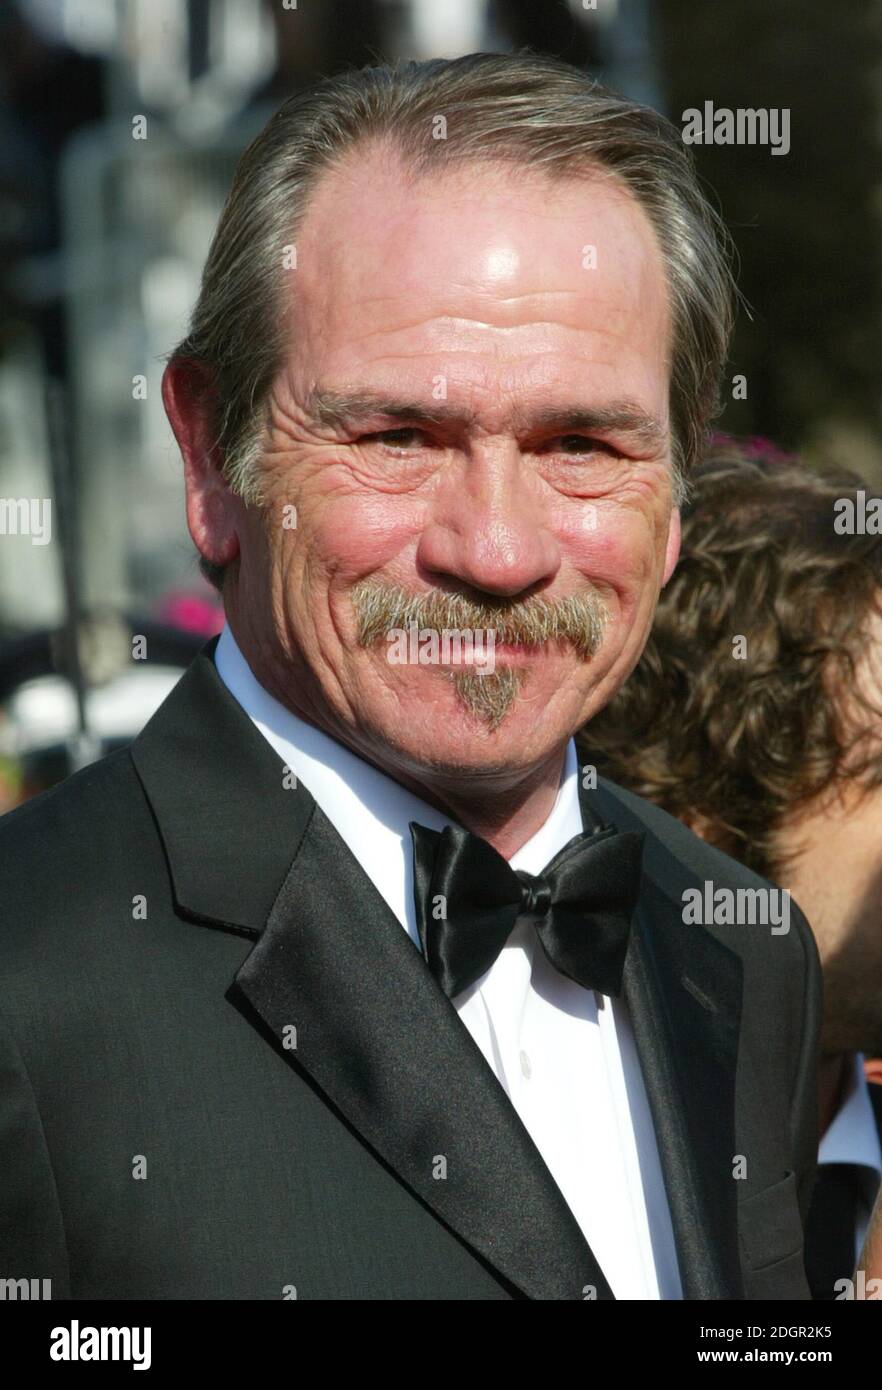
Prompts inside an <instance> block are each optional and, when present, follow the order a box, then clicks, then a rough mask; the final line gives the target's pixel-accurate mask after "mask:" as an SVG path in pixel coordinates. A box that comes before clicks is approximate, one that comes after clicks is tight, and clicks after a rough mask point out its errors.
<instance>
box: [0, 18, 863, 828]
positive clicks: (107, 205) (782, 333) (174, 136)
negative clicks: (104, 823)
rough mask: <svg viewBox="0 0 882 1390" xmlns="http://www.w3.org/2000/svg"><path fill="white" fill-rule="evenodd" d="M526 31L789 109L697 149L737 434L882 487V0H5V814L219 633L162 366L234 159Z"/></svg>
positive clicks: (637, 85) (528, 36) (730, 423)
mask: <svg viewBox="0 0 882 1390" xmlns="http://www.w3.org/2000/svg"><path fill="white" fill-rule="evenodd" d="M522 47H530V48H533V49H537V50H540V51H544V52H549V53H553V54H556V55H558V56H560V57H563V58H565V59H567V60H569V61H570V62H573V63H576V64H578V65H580V66H582V67H584V68H586V69H587V70H589V71H590V72H592V73H594V74H596V75H597V76H598V77H600V78H602V79H603V80H604V81H605V82H607V83H608V84H609V85H611V86H613V87H615V88H617V89H618V90H620V91H621V92H623V93H625V94H627V95H629V96H632V97H635V98H637V99H639V100H641V101H644V102H647V103H650V104H651V105H653V106H655V107H657V108H658V109H660V110H662V111H663V112H665V113H666V114H667V115H668V116H670V117H671V118H672V119H673V120H674V121H675V123H677V124H678V125H679V124H681V123H682V122H681V115H682V112H683V111H684V110H685V109H686V108H687V107H699V108H701V107H703V103H704V102H705V101H706V100H712V101H713V102H714V105H715V106H716V107H721V106H725V107H730V108H737V107H775V108H781V107H787V108H789V109H790V112H791V134H790V143H791V148H790V152H789V154H788V155H787V156H786V157H783V158H782V157H775V158H772V157H770V152H769V150H768V148H767V147H762V146H741V147H739V146H719V145H708V146H695V147H693V148H694V151H695V154H696V158H697V161H698V166H699V169H700V172H701V174H702V176H703V178H704V180H705V181H706V183H707V185H708V186H709V188H710V189H711V190H712V196H713V197H714V199H715V201H716V203H717V205H718V207H719V208H720V210H721V212H722V214H723V216H724V217H725V219H726V221H727V223H728V225H729V227H730V228H731V230H732V233H733V236H734V238H735V241H736V244H737V249H738V257H739V281H740V285H741V289H742V292H743V294H744V296H745V305H744V306H743V307H742V309H741V312H740V316H739V324H738V330H737V334H736V339H735V345H734V350H733V354H732V360H731V364H730V375H731V376H733V377H734V376H736V375H740V376H743V377H745V378H746V381H747V392H746V397H745V398H743V399H731V400H730V401H729V402H728V403H727V406H726V411H725V415H724V417H723V419H722V421H721V428H722V429H724V430H726V431H728V432H731V433H735V434H740V435H760V436H765V437H768V438H771V439H772V440H774V441H775V443H776V444H777V445H779V446H780V447H781V448H782V449H783V450H786V451H799V452H801V453H802V454H803V455H804V457H805V458H806V459H807V461H808V462H809V463H811V461H812V459H813V458H820V457H824V458H826V459H831V458H832V459H835V460H838V461H840V462H843V463H846V464H848V465H849V466H850V467H852V468H855V469H857V470H858V471H860V472H861V473H862V474H863V475H864V476H865V477H866V479H867V483H868V487H869V488H871V489H874V490H876V491H878V490H880V489H882V418H880V417H882V395H880V382H879V367H880V363H882V304H880V297H882V296H880V276H879V264H880V249H879V248H880V242H882V238H880V230H882V226H880V224H882V0H838V3H837V4H836V5H835V6H831V5H829V4H828V3H826V0H799V3H797V0H777V3H775V4H774V5H769V4H768V0H730V2H729V3H726V4H721V3H716V4H704V5H697V4H695V3H694V0H689V3H687V0H593V2H592V0H265V3H261V0H0V811H2V810H5V809H8V808H9V807H10V806H12V805H15V804H17V803H18V802H19V801H21V800H23V799H24V798H26V797H27V796H29V795H31V794H33V792H34V791H36V790H38V789H40V788H42V787H44V786H48V785H51V784H52V783H53V782H55V781H57V780H59V779H60V778H62V777H64V776H65V775H67V773H68V772H69V771H71V770H72V769H74V768H76V767H80V766H83V765H84V764H86V763H87V762H88V761H90V760H91V759H92V758H94V757H96V756H98V755H100V754H101V753H102V752H106V751H109V750H110V749H112V748H114V747H117V746H119V745H120V744H123V743H126V742H128V741H129V740H130V739H131V738H132V737H133V736H134V734H135V733H136V732H137V731H138V729H139V728H140V727H141V725H142V724H143V723H144V722H145V720H146V719H147V718H148V717H149V715H150V714H151V713H152V711H153V709H154V708H155V707H156V705H157V704H158V703H159V702H160V701H161V700H162V698H163V697H164V695H165V694H166V693H167V691H168V689H170V687H171V685H172V684H173V683H174V681H175V680H176V679H177V678H178V677H179V675H180V672H181V670H182V668H183V666H185V665H186V664H187V662H188V661H189V660H190V659H191V657H192V655H193V654H194V653H195V652H196V651H197V650H198V648H199V647H200V646H201V645H202V644H203V642H204V641H206V640H207V638H208V637H209V636H211V635H212V634H213V633H214V632H216V631H218V630H219V628H220V625H221V621H222V617H221V613H220V610H219V608H218V602H217V598H216V595H215V594H214V592H213V590H211V589H210V588H209V587H208V586H207V585H206V583H205V581H204V580H203V579H202V578H201V576H200V575H199V572H198V569H197V567H196V560H195V554H194V551H193V547H192V545H191V543H190V541H189V538H188V536H187V532H186V528H185V524H184V511H183V505H182V497H183V492H182V482H181V467H180V460H179V457H178V453H177V448H176V446H175V443H174V439H173V436H172V434H171V431H170V429H169V427H168V424H167V422H166V419H165V415H164V412H163V409H162V401H161V396H160V380H161V376H162V370H163V365H164V362H163V355H164V354H165V353H166V352H168V351H169V349H170V348H171V347H172V346H173V345H174V344H175V342H176V341H177V340H178V339H179V338H180V337H181V336H182V335H183V333H184V332H185V330H186V327H187V319H188V315H189V312H190V309H191V307H192V304H193V302H194V300H195V297H196V293H197V288H198V282H199V276H200V272H201V267H202V263H203V260H204V257H205V254H206V251H207V249H208V244H209V240H210V237H211V234H212V231H213V228H214V225H215V222H216V219H217V216H218V213H219V211H220V207H221V204H222V202H223V199H224V196H225V193H226V191H227V189H228V187H229V183H230V179H231V176H232V172H233V168H234V165H235V161H236V159H237V156H238V155H239V153H240V152H241V151H242V150H243V149H244V147H245V145H246V144H247V143H248V141H249V140H250V139H251V137H252V136H253V135H254V134H255V133H256V131H257V130H258V129H259V128H260V126H261V125H262V124H263V123H264V122H265V120H266V119H267V117H268V116H269V115H270V114H271V112H272V111H273V110H275V108H276V107H277V106H278V105H279V104H280V103H281V102H282V101H283V100H284V99H285V97H286V96H288V95H290V94H291V93H292V92H293V91H295V90H297V89H298V88H299V87H300V86H302V85H303V84H305V83H308V82H310V81H311V80H313V79H314V78H315V77H317V76H319V75H321V74H323V73H330V72H334V71H337V70H339V69H341V68H345V67H347V66H350V65H353V64H355V65H361V64H362V63H365V62H370V61H378V60H384V59H388V58H395V57H400V56H404V57H432V56H452V55H455V54H460V53H466V52H470V51H473V50H476V49H484V50H494V51H499V52H505V51H509V50H512V49H516V48H522ZM737 394H739V395H741V393H740V392H739V393H737ZM133 656H134V658H135V659H134V660H133Z"/></svg>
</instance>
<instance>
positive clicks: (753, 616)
mask: <svg viewBox="0 0 882 1390" xmlns="http://www.w3.org/2000/svg"><path fill="white" fill-rule="evenodd" d="M692 482H693V493H692V497H691V498H690V502H689V505H688V507H687V508H686V509H685V510H684V514H683V536H682V545H681V551H680V560H679V564H678V567H677V573H676V576H675V579H674V581H673V582H672V583H671V584H670V585H669V587H668V588H667V589H666V591H665V593H664V595H663V596H662V599H661V602H660V603H659V606H658V609H657V612H656V618H655V624H654V626H653V630H652V633H651V635H650V639H649V641H648V643H647V645H646V648H645V649H644V653H643V656H642V658H641V660H640V662H639V664H638V667H637V669H636V671H635V672H634V674H633V676H632V677H631V679H630V680H629V682H628V683H627V685H626V686H625V687H624V688H623V689H622V690H621V691H620V692H619V694H618V695H617V696H616V698H615V699H614V700H612V701H611V702H610V703H609V704H608V705H607V706H606V708H605V709H604V710H603V711H602V712H601V713H600V714H599V715H598V716H597V717H596V718H595V719H594V720H592V722H591V723H590V724H589V725H588V726H587V728H586V730H585V733H584V738H583V744H584V756H585V757H586V758H588V759H593V760H594V761H595V762H596V763H597V764H598V765H599V766H600V767H601V768H602V769H603V770H604V772H606V773H607V775H609V776H611V777H613V778H614V779H615V780H616V781H618V782H621V783H622V784H623V785H625V786H627V787H629V788H630V789H631V790H632V791H639V792H641V793H642V794H643V795H645V796H648V797H650V798H651V799H652V800H653V801H655V802H656V803H657V804H658V805H660V806H662V807H664V809H665V810H667V811H668V812H670V813H672V814H674V815H675V816H677V817H678V818H679V819H681V820H683V821H685V822H686V823H687V824H689V825H691V826H693V828H695V829H696V830H697V831H698V832H699V833H700V834H702V835H703V836H704V837H705V838H707V839H708V840H709V841H711V842H712V843H713V844H715V845H717V847H718V848H721V849H724V850H726V851H728V852H729V853H731V854H732V855H733V856H735V857H736V858H738V859H740V860H741V861H742V862H744V863H745V864H747V865H748V867H750V868H751V869H753V870H754V871H755V872H757V873H760V874H763V875H764V876H767V877H769V878H772V879H774V880H775V881H776V882H779V883H783V884H786V885H787V887H788V889H789V890H790V891H791V893H792V894H793V896H794V898H795V899H796V900H797V901H798V902H799V904H800V905H801V907H802V908H803V909H804V910H805V912H806V913H807V914H808V918H809V921H810V922H811V925H812V930H813V932H814V935H815V938H816V940H817V944H818V950H819V955H820V959H821V965H822V969H823V976H824V1017H823V1026H822V1032H821V1062H820V1069H819V1120H820V1132H821V1142H820V1148H819V1152H818V1179H817V1183H816V1186H815V1189H814V1192H813V1196H812V1205H811V1210H810V1213H809V1220H808V1226H807V1236H806V1268H807V1272H808V1276H809V1284H810V1287H811V1290H812V1295H813V1297H814V1298H816V1299H834V1298H837V1297H846V1296H847V1295H848V1291H849V1289H853V1288H854V1281H853V1279H852V1274H853V1271H854V1267H855V1260H856V1258H857V1256H858V1255H859V1254H860V1251H861V1248H862V1245H863V1242H864V1238H865V1236H866V1233H867V1227H868V1222H869V1218H870V1213H871V1209H872V1206H873V1201H874V1198H875V1196H876V1194H877V1192H878V1190H879V1182H880V1178H882V1085H879V1084H870V1083H869V1082H868V1078H867V1071H868V1070H869V1069H868V1068H866V1067H865V1057H864V1054H867V1055H868V1056H869V1057H870V1058H879V1057H882V989H880V981H882V941H880V935H879V912H880V905H882V877H880V874H879V839H880V832H882V737H880V734H882V642H880V625H879V594H880V591H882V538H880V536H878V535H877V534H875V533H874V528H872V527H866V526H860V525H855V524H854V520H855V518H856V517H858V516H859V513H860V508H861V506H862V505H863V503H862V500H861V499H862V498H865V497H866V488H865V485H864V484H863V482H862V480H861V478H860V477H859V476H858V475H857V474H855V473H851V472H849V471H848V470H845V469H841V468H837V469H831V468H826V469H822V468H819V467H816V468H814V469H811V470H809V469H808V468H806V467H805V466H804V465H803V464H802V463H801V462H800V461H799V460H798V459H796V458H793V457H790V456H787V455H783V454H782V453H781V451H780V450H778V449H775V448H774V446H772V445H771V444H770V443H768V441H762V440H752V441H741V442H738V441H735V440H727V439H725V438H722V439H720V440H719V441H718V442H717V443H716V444H715V446H714V447H713V448H712V449H711V450H709V452H708V456H707V458H706V459H705V460H704V461H703V462H702V463H701V465H700V466H699V467H698V468H697V469H696V471H695V473H694V475H693V479H692ZM736 642H738V643H741V644H742V646H741V648H740V650H739V651H738V652H737V653H736V650H735V645H734V644H735V643H736ZM671 705H676V706H677V707H678V708H680V709H682V710H683V711H684V714H683V717H682V718H681V719H680V720H679V721H678V722H677V723H676V725H674V724H673V723H668V724H664V723H662V721H661V720H660V719H659V718H658V715H659V712H660V711H662V710H664V709H667V708H669V707H670V706H671ZM646 729H650V730H652V731H653V732H652V733H651V735H650V736H648V737H644V738H642V739H641V738H640V733H641V731H643V730H646Z"/></svg>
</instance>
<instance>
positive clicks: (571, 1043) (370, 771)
mask: <svg viewBox="0 0 882 1390" xmlns="http://www.w3.org/2000/svg"><path fill="white" fill-rule="evenodd" d="M215 663H216V665H217V669H218V673H219V674H220V677H221V679H222V680H223V682H224V684H225V685H226V686H227V688H228V690H229V691H230V692H231V694H232V695H233V696H234V697H235V699H236V700H237V701H238V702H239V704H240V705H241V706H242V708H243V709H244V710H245V712H246V713H247V714H248V715H249V716H250V718H251V719H252V721H253V722H254V724H255V726H256V727H257V728H258V729H259V730H260V732H261V733H262V734H263V735H264V737H265V738H266V739H267V740H268V742H269V743H270V744H271V745H272V747H273V748H274V749H275V750H276V752H277V753H278V755H279V757H280V758H281V759H282V761H283V762H284V763H285V764H286V765H287V766H288V767H289V768H290V769H291V770H292V772H293V773H294V775H295V776H296V778H297V782H298V784H301V783H302V785H303V786H305V787H306V789H307V790H308V791H309V793H310V794H311V796H312V797H313V798H314V800H315V801H316V802H317V804H318V805H319V806H320V807H321V809H322V811H323V812H324V814H325V815H326V816H327V818H328V820H329V821H330V822H331V823H332V825H333V826H334V827H335V828H336V830H337V831H338V833H339V834H340V836H341V837H342V839H343V840H345V842H346V844H347V845H348V846H349V848H350V850H351V851H352V853H353V854H354V856H355V858H356V859H357V860H358V862H359V864H360V865H361V867H362V868H363V869H364V871H365V873H366V874H367V875H368V877H369V878H370V879H371V880H372V881H373V882H374V884H375V885H376V887H377V889H378V891H379V892H380V894H381V896H382V897H383V898H385V900H386V902H387V903H388V905H389V908H390V909H391V911H392V912H393V913H394V915H395V917H397V919H398V921H399V922H400V923H401V925H402V927H404V929H405V930H406V931H407V932H408V933H409V934H410V936H411V938H412V940H413V942H414V944H415V945H416V946H417V947H418V948H419V934H418V931H417V927H416V914H415V909H414V903H413V862H412V842H411V835H410V830H409V828H408V823H409V822H410V821H412V820H414V821H417V822H419V823H420V824H421V825H425V826H428V827H429V829H432V830H438V831H440V830H443V828H444V826H445V825H447V824H449V823H450V821H449V818H448V817H446V816H444V815H443V814H442V813H441V812H440V811H438V810H436V809H435V808H434V807H433V806H430V805H429V804H428V803H426V802H424V801H422V800H421V799H420V798H419V797H418V796H416V795H414V793H413V792H411V791H408V790H407V789H406V788H405V787H403V786H401V785H400V783H398V782H396V781H395V780H394V779H393V778H391V777H388V776H387V775H386V774H385V773H382V772H380V771H379V770H378V769H377V768H375V767H373V766H371V764H370V763H367V762H365V761H364V759H362V758H360V757H358V755H357V754H355V753H353V752H352V751H351V750H350V749H348V748H346V747H344V746H343V745H342V744H340V743H338V742H337V741H336V740H335V739H332V738H331V737H329V736H328V735H327V734H325V733H323V732H321V731H320V730H318V729H316V728H314V727H313V725H311V724H308V723H307V722H306V721H304V720H302V719H300V718H298V717H297V716H296V715H294V714H292V713H291V711H290V710H288V709H286V708H285V707H284V706H283V705H281V704H280V703H279V702H278V701H277V700H275V699H274V698H273V697H272V696H271V695H269V694H268V693H267V691H266V690H264V689H263V687H262V686H261V685H260V684H259V683H258V681H257V680H256V679H255V677H254V675H253V673H252V671H251V669H250V667H249V666H248V664H247V662H246V661H245V659H244V657H243V656H242V653H241V651H240V650H239V647H238V646H237V644H236V641H235V639H234V637H233V635H232V633H231V631H230V630H229V628H225V629H224V631H223V633H222V634H221V637H220V641H219V642H218V646H217V649H216V652H215ZM577 778H578V764H577V759H576V750H575V745H574V743H573V741H572V740H570V743H569V745H568V748H567V753H566V765H565V768H564V772H563V777H562V780H561V785H560V789H559V791H558V795H557V800H556V802H555V804H554V807H553V809H552V811H551V814H550V815H549V817H548V819H547V820H546V821H545V824H544V825H542V826H541V827H540V828H539V830H537V831H536V833H535V835H534V836H533V837H532V839H531V840H529V841H528V842H527V843H526V844H525V845H524V846H523V847H522V848H521V849H519V850H518V852H517V854H515V855H513V856H512V858H511V859H510V861H509V863H510V864H511V867H512V868H513V869H525V870H526V871H527V872H528V873H533V874H538V873H540V872H541V871H542V869H544V868H545V866H546V864H548V863H549V861H550V860H551V859H552V858H553V857H554V855H555V854H556V853H557V852H558V850H559V849H561V848H562V847H563V845H565V844H566V843H567V841H568V840H571V839H572V838H573V836H574V835H578V834H581V833H582V830H583V824H582V815H581V810H580V806H579V794H578V781H577ZM598 999H600V1002H601V1007H599V1008H598ZM452 1002H453V1004H454V1007H455V1008H456V1010H457V1013H458V1014H459V1017H460V1019H461V1020H462V1022H463V1024H464V1025H465V1027H466V1028H467V1029H468V1030H469V1032H470V1033H471V1035H472V1037H473V1038H474V1040H475V1042H476V1043H477V1045H478V1047H479V1048H480V1050H481V1052H482V1053H483V1055H484V1057H485V1058H486V1061H487V1064H488V1065H489V1066H490V1068H491V1069H492V1070H493V1072H494V1074H495V1075H496V1076H497V1077H498V1079H499V1081H500V1082H501V1083H502V1085H503V1087H504V1088H505V1091H506V1093H507V1094H508V1096H509V1098H510V1100H511V1102H512V1105H513V1106H514V1107H515V1110H516V1111H517V1113H518V1115H519V1116H520V1119H521V1121H522V1123H523V1125H524V1127H525V1128H526V1130H527V1131H528V1133H529V1134H530V1136H531V1138H532V1140H533V1142H534V1144H535V1145H536V1147H537V1149H538V1150H539V1152H540V1154H541V1155H542V1157H543V1159H544V1161H545V1163H546V1165H547V1167H548V1169H549V1171H550V1172H551V1174H552V1177H553V1178H554V1180H555V1182H556V1183H557V1186H558V1187H559V1189H560V1191H561V1193H562V1194H563V1196H564V1198H565V1200H566V1202H567V1204H568V1206H569V1208H570V1210H571V1211H572V1213H573V1215H574V1217H575V1218H576V1221H577V1222H578V1224H579V1226H580V1227H581V1229H582V1232H583V1234H584V1236H585V1239H586V1240H587V1241H588V1243H589V1245H590V1246H591V1249H592V1250H593V1251H594V1254H595V1256H596V1257H597V1260H598V1262H599V1264H600V1267H601V1269H602V1270H603V1272H604V1274H605V1275H606V1278H607V1279H608V1281H609V1284H610V1287H611V1289H612V1291H613V1293H614V1295H615V1297H616V1298H617V1299H659V1298H661V1299H679V1298H681V1297H682V1291H681V1285H680V1277H679V1272H678V1266H677V1257H676V1251H675V1246H674V1238H673V1232H672V1229H671V1218H670V1212H669V1209H668V1202H667V1196H666V1194H665V1189H664V1182H663V1179H662V1173H661V1166H660V1163H659V1157H658V1149H657V1145H656V1139H655V1131H654V1128H653V1124H652V1118H651V1113H650V1109H649V1102H648V1099H647V1096H646V1091H645V1087H644V1083H643V1077H642V1073H641V1070H640V1065H639V1061H638V1057H637V1052H636V1049H635V1044H634V1038H633V1034H632V1030H631V1025H630V1021H629V1018H628V1011H627V1007H626V1005H625V1002H624V1000H623V999H621V998H620V999H616V1000H611V999H609V998H602V997H600V996H596V995H595V993H594V991H593V990H586V989H583V988H582V987H581V986H580V985H577V984H575V983H574V982H573V981H572V980H569V979H567V978H566V977H565V976H563V975H561V974H560V973H559V972H558V971H557V970H555V969H554V967H553V966H552V965H551V964H550V963H549V961H548V960H547V958H546V956H545V953H544V951H542V949H541V948H539V947H538V942H537V938H536V933H535V931H534V929H533V928H532V927H531V926H530V925H529V923H527V924H522V925H519V926H518V927H516V928H515V930H514V931H513V932H512V935H511V936H510V938H509V940H508V943H507V944H506V945H505V946H504V947H503V949H502V951H501V952H500V954H499V956H498V958H497V959H496V961H495V963H494V964H493V966H492V967H491V969H490V970H488V971H487V973H486V974H485V975H483V976H482V977H481V979H480V980H478V981H476V982H475V984H474V985H473V986H471V988H469V989H468V990H465V991H463V993H462V994H461V995H459V996H458V997H457V998H456V999H454V1000H453V1001H452Z"/></svg>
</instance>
